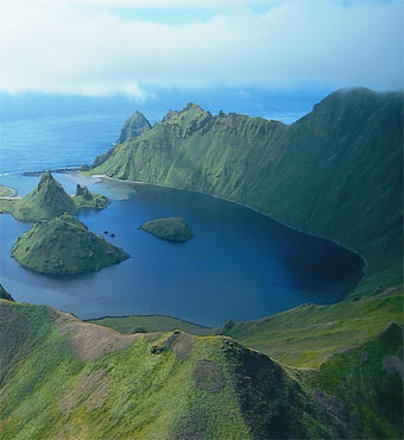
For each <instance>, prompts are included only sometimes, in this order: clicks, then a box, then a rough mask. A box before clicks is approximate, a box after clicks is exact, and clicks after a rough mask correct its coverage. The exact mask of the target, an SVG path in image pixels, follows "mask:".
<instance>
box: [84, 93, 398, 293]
mask: <svg viewBox="0 0 404 440" xmlns="http://www.w3.org/2000/svg"><path fill="white" fill-rule="evenodd" d="M402 121H403V95H402V93H383V94H380V93H374V92H372V91H370V90H367V89H351V90H340V91H338V92H335V93H333V94H331V95H330V96H328V97H327V98H325V99H324V100H323V101H321V102H320V103H319V104H317V105H316V106H314V108H313V111H312V112H311V113H310V114H308V115H307V116H305V117H304V118H302V119H300V120H299V121H297V122H296V123H294V124H292V125H291V126H286V125H284V124H282V123H280V122H275V121H267V120H264V119H261V118H250V117H247V116H242V115H237V114H233V113H230V114H229V115H225V114H224V113H220V114H219V115H217V116H212V115H211V114H210V113H209V112H207V111H204V110H202V109H201V108H200V107H199V106H197V105H195V104H189V105H188V106H187V107H185V108H184V109H183V110H182V111H179V112H169V113H168V114H167V115H166V116H165V118H164V119H163V121H162V122H161V123H158V124H155V126H154V127H153V128H152V129H151V130H148V131H147V132H145V133H143V134H142V135H141V136H139V137H137V138H135V139H133V140H127V141H125V142H124V143H122V144H119V145H117V146H116V147H115V148H114V149H113V150H111V151H110V153H109V154H108V156H106V157H105V158H104V159H105V160H101V161H99V162H97V163H96V165H97V166H96V167H95V168H94V169H93V170H92V172H93V173H97V174H103V173H104V174H107V175H109V176H113V177H118V178H122V179H132V180H137V181H144V182H150V183H157V184H161V185H166V186H171V187H176V188H185V189H190V190H194V191H199V192H203V193H207V194H212V195H216V196H220V197H223V198H226V199H229V200H232V201H236V202H240V203H243V204H247V205H249V206H252V207H254V208H256V209H259V210H260V211H262V212H264V213H267V214H269V215H271V216H272V217H274V218H276V219H278V220H280V221H282V222H285V223H287V224H289V225H291V226H293V227H296V228H298V229H301V230H303V231H306V232H310V233H314V234H316V235H321V236H324V237H326V238H330V239H333V240H336V241H338V242H339V243H340V244H342V245H344V246H346V247H348V248H350V249H353V250H355V251H357V252H359V253H361V254H362V255H363V256H364V257H365V258H366V259H367V262H368V264H369V266H368V270H367V277H366V279H365V282H364V283H363V284H364V286H363V291H367V292H369V291H371V289H369V286H370V287H373V288H374V287H376V286H378V285H387V286H388V285H391V284H396V283H399V282H401V266H402V248H401V247H402V237H403V234H402V228H401V224H402V218H403V201H402ZM366 283H368V285H367V286H366Z"/></svg>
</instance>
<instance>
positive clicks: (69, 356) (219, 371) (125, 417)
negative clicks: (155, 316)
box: [0, 302, 344, 440]
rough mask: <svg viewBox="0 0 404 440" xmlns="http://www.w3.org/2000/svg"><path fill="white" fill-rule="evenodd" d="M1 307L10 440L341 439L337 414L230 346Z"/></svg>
mask: <svg viewBox="0 0 404 440" xmlns="http://www.w3.org/2000/svg"><path fill="white" fill-rule="evenodd" d="M0 309H1V314H0V317H1V318H0V331H1V332H2V336H3V337H2V338H1V339H0V374H1V379H2V380H1V382H0V387H1V388H0V402H1V408H2V411H1V412H0V432H1V434H2V439H4V440H7V439H13V440H18V439H27V438H75V439H91V440H96V439H104V438H117V439H118V438H122V439H127V438H142V439H163V438H164V439H168V440H170V439H172V440H174V439H175V440H179V439H184V438H185V439H188V438H190V439H211V438H215V439H223V440H228V439H229V438H235V439H236V438H237V439H246V440H248V439H267V438H270V436H271V437H272V438H311V439H315V438H317V439H320V438H321V439H323V438H330V437H331V436H332V435H333V434H334V433H335V429H336V428H335V426H334V421H333V418H332V416H331V415H330V414H329V412H328V411H327V410H326V409H324V407H323V406H322V405H320V404H318V403H316V401H315V400H314V398H313V397H312V396H311V395H310V394H309V393H306V392H305V391H304V390H303V388H302V387H301V386H300V384H299V383H298V382H297V381H296V380H295V379H293V378H292V377H291V376H290V375H289V374H287V372H286V371H284V370H283V369H282V367H280V366H279V365H277V364H276V363H274V362H272V361H271V360H270V359H269V358H267V357H266V356H264V355H262V354H259V353H256V352H253V351H250V350H248V349H246V348H244V347H243V346H241V345H239V344H237V343H236V342H234V341H232V340H231V339H229V338H225V337H222V336H210V337H197V336H191V335H188V334H186V333H182V332H177V333H164V334H159V335H158V334H154V335H153V334H149V335H133V336H123V335H119V334H118V333H116V332H113V331H112V330H110V329H107V328H104V327H100V326H97V325H94V324H88V323H87V324H86V323H82V322H81V321H79V320H78V319H76V318H74V317H72V316H70V315H66V314H61V313H59V312H56V311H54V310H52V309H49V308H47V307H42V306H32V305H27V304H25V305H24V304H15V305H13V303H5V302H0ZM22 323H24V325H22ZM338 433H339V434H343V433H344V430H340V429H339V428H338Z"/></svg>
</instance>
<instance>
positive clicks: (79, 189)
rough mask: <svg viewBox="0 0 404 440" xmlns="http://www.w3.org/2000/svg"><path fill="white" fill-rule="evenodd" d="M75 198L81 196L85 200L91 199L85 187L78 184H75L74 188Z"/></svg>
mask: <svg viewBox="0 0 404 440" xmlns="http://www.w3.org/2000/svg"><path fill="white" fill-rule="evenodd" d="M76 196H81V197H83V199H86V200H91V199H92V198H93V197H92V195H91V193H90V191H89V190H88V188H87V186H86V185H83V186H80V185H79V184H77V186H76Z"/></svg>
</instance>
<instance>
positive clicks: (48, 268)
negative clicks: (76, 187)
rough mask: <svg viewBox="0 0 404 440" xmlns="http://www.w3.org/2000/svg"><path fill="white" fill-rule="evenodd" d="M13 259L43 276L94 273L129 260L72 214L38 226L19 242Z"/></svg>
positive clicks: (14, 250)
mask: <svg viewBox="0 0 404 440" xmlns="http://www.w3.org/2000/svg"><path fill="white" fill-rule="evenodd" d="M12 255H13V257H14V258H15V259H16V260H17V261H18V262H19V263H20V264H21V266H23V267H26V268H27V269H31V270H34V271H36V272H39V273H43V274H76V273H83V272H92V271H96V270H99V269H102V268H103V267H107V266H111V265H112V264H116V263H119V262H121V261H123V260H125V259H126V258H129V255H128V254H127V253H126V252H125V251H123V250H122V249H121V248H118V247H116V246H113V245H112V244H110V243H108V242H107V241H105V239H104V238H103V237H101V236H99V235H96V234H93V233H92V232H90V231H89V230H88V229H87V228H86V226H85V225H84V224H83V223H81V222H80V221H79V220H77V219H76V218H74V217H72V216H70V215H68V214H64V215H62V216H60V217H56V218H54V219H52V220H44V221H40V222H38V223H35V224H34V226H33V227H32V228H31V229H30V230H29V231H27V232H26V233H25V234H23V235H22V236H21V237H19V238H18V241H17V243H16V244H15V245H14V247H13V251H12Z"/></svg>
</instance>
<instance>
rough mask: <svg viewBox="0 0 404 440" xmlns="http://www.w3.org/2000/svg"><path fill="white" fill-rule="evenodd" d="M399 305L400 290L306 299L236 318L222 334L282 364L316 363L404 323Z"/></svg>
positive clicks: (308, 364)
mask: <svg viewBox="0 0 404 440" xmlns="http://www.w3.org/2000/svg"><path fill="white" fill-rule="evenodd" d="M403 306H404V302H403V295H402V293H396V294H393V295H387V296H383V294H382V295H379V296H374V297H368V298H363V299H361V300H359V301H354V302H343V303H338V304H333V305H330V306H316V305H314V304H308V305H302V306H300V307H296V308H294V309H291V310H288V311H286V312H283V313H279V314H277V315H274V316H269V317H267V318H264V319H260V320H257V321H245V322H240V323H237V324H236V325H235V326H234V327H233V328H230V329H228V330H227V332H226V334H229V335H230V336H232V337H233V338H235V339H236V340H238V341H240V342H241V343H243V344H245V345H246V346H248V347H251V348H253V349H256V350H259V351H262V352H264V353H266V354H268V355H269V356H271V357H272V358H273V359H276V360H277V361H279V362H281V363H282V364H285V365H289V366H293V367H300V368H313V367H314V368H318V367H319V366H320V365H321V364H322V363H323V362H324V361H325V360H327V359H328V358H329V357H330V356H332V355H333V354H335V353H338V352H342V351H346V350H349V349H351V348H355V347H358V346H360V345H361V344H363V343H365V342H366V341H368V340H370V339H372V338H374V337H375V336H377V335H378V334H380V333H381V332H382V331H383V330H385V329H386V328H387V327H388V326H389V325H390V324H392V323H396V324H398V325H404V316H403Z"/></svg>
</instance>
